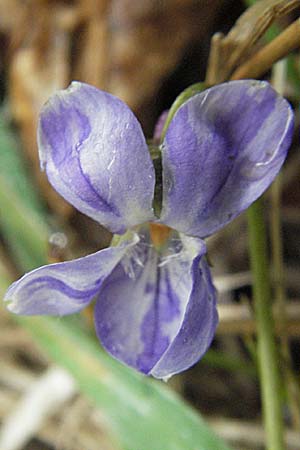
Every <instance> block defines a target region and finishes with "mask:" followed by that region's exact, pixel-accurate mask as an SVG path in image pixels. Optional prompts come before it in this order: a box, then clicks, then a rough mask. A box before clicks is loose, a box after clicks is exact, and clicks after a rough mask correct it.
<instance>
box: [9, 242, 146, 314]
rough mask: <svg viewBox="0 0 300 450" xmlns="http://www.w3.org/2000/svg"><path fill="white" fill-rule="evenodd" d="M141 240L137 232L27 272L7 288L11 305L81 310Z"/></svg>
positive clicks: (18, 309)
mask: <svg viewBox="0 0 300 450" xmlns="http://www.w3.org/2000/svg"><path fill="white" fill-rule="evenodd" d="M137 242H138V236H137V235H136V234H133V235H132V236H131V237H130V238H128V239H124V240H123V242H122V243H121V244H120V245H119V246H117V247H109V248H106V249H104V250H100V251H99V252H96V253H94V254H92V255H88V256H84V257H82V258H79V259H75V260H73V261H67V262H62V263H56V264H50V265H48V266H43V267H40V268H38V269H35V270H33V271H32V272H29V273H27V274H25V275H24V276H23V277H22V278H20V280H18V281H16V282H14V283H13V284H12V285H11V286H10V288H9V289H8V291H7V292H6V294H5V297H4V300H5V301H7V302H8V304H7V308H8V309H9V310H10V311H11V312H13V313H15V314H22V315H44V314H48V315H59V316H62V315H66V314H73V313H76V312H78V311H80V310H81V309H83V308H84V307H86V306H87V305H88V304H89V303H90V302H91V301H92V300H93V298H94V297H95V295H96V294H97V293H98V292H99V289H100V287H101V285H102V283H103V281H104V280H105V278H106V277H107V276H108V275H109V274H110V273H111V272H112V270H113V269H114V267H115V266H116V265H117V264H118V262H119V261H120V259H121V258H122V257H123V256H124V254H125V253H126V252H127V251H128V249H129V248H130V247H132V246H134V245H136V244H137Z"/></svg>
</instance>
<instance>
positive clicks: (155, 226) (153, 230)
mask: <svg viewBox="0 0 300 450" xmlns="http://www.w3.org/2000/svg"><path fill="white" fill-rule="evenodd" d="M149 226H150V237H151V241H152V243H153V245H154V247H155V248H157V249H159V248H161V247H162V246H163V245H164V244H165V242H166V241H167V240H168V238H169V236H170V233H171V231H172V229H171V228H169V227H167V226H166V225H161V224H159V223H150V224H149Z"/></svg>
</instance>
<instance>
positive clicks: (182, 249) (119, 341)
mask: <svg viewBox="0 0 300 450" xmlns="http://www.w3.org/2000/svg"><path fill="white" fill-rule="evenodd" d="M190 239H192V240H193V242H190V246H192V247H193V249H192V251H191V249H190V248H187V246H185V245H183V243H182V242H181V241H180V240H178V239H173V240H171V241H170V242H169V246H168V250H167V253H165V255H159V254H158V253H157V252H156V250H155V249H154V248H153V247H152V246H150V245H149V240H148V236H147V235H146V234H145V235H144V237H141V240H140V242H139V244H138V245H136V246H135V247H134V248H132V252H131V254H130V253H127V254H126V256H125V257H124V258H123V259H122V260H121V261H120V263H119V264H118V265H117V266H116V268H115V269H114V271H113V272H112V273H111V275H110V276H109V277H108V278H107V280H106V281H105V283H104V284H103V286H102V288H101V290H100V293H99V299H98V300H97V303H96V308H95V324H96V331H97V335H98V337H99V339H100V340H101V342H102V344H103V345H104V347H105V348H106V349H107V350H108V351H109V352H110V353H111V354H112V355H113V356H115V357H116V358H117V359H119V360H121V361H123V362H125V363H126V364H128V365H129V366H132V367H134V368H136V369H137V370H139V371H141V372H143V373H146V374H152V375H154V376H156V377H158V378H163V377H167V376H170V375H172V374H173V373H177V372H180V371H181V370H183V369H185V368H187V367H189V366H190V365H192V364H194V363H195V362H196V361H197V360H198V359H199V357H200V356H201V355H202V354H203V353H204V351H205V350H206V349H207V347H208V345H209V344H210V342H211V339H212V336H213V334H214V331H215V327H216V323H217V313H216V306H215V289H214V288H213V286H212V285H211V282H210V278H208V274H207V269H205V270H203V268H202V266H199V263H200V260H201V259H202V257H203V255H204V253H205V250H206V249H205V244H204V242H203V241H200V240H196V239H193V238H190ZM203 264H204V267H206V265H205V263H204V262H203ZM196 322H197V323H198V325H199V326H198V327H197V325H196ZM190 324H191V326H192V328H191V330H190V328H189V326H190ZM196 329H197V330H196ZM183 330H185V333H186V335H187V336H188V339H186V335H184V331H183ZM189 332H190V333H191V334H190V336H189ZM182 333H183V335H184V336H183V335H182ZM189 337H190V338H189ZM191 340H193V343H191ZM174 343H175V345H176V346H177V347H178V348H179V347H180V352H178V357H176V358H175V357H174V354H173V353H174V352H172V350H171V349H172V348H173V345H174ZM165 355H166V356H165ZM165 357H166V362H165V363H164V358H165Z"/></svg>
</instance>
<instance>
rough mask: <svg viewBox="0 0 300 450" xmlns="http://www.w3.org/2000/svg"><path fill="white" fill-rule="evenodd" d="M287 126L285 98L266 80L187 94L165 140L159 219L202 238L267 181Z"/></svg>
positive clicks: (285, 144)
mask: <svg viewBox="0 0 300 450" xmlns="http://www.w3.org/2000/svg"><path fill="white" fill-rule="evenodd" d="M292 132H293V112H292V110H291V108H290V106H289V104H288V102H287V101H286V100H285V99H283V98H282V97H280V96H279V95H278V94H277V93H276V92H275V91H274V89H273V88H272V87H271V86H270V85H269V84H268V83H266V82H263V81H254V80H242V81H232V82H229V83H224V84H221V85H218V86H215V87H213V88H211V89H208V90H206V91H204V92H202V93H201V94H198V95H195V96H194V97H192V98H191V99H190V100H188V101H187V102H186V103H185V104H184V105H183V106H182V107H181V108H179V110H178V111H177V113H176V115H175V116H174V118H173V120H172V122H171V123H170V125H169V127H168V130H167V133H166V137H165V141H164V143H163V148H162V164H163V208H162V214H161V221H162V222H163V223H165V224H167V225H169V226H171V227H173V228H175V229H177V230H179V231H182V232H184V233H187V234H191V235H195V236H200V237H205V236H208V235H210V234H211V233H213V232H215V231H217V230H218V229H220V228H222V227H223V226H224V225H225V224H226V223H228V222H229V221H230V220H232V219H233V218H234V217H236V216H237V215H238V214H240V213H241V212H242V211H243V210H245V209H246V208H247V207H248V206H249V205H250V204H251V203H252V202H253V201H254V200H256V199H257V198H258V197H259V196H260V195H261V194H262V193H263V192H264V190H265V189H266V188H267V187H268V186H269V185H270V183H271V182H272V181H273V179H274V177H275V176H276V174H277V173H278V171H279V170H280V168H281V166H282V164H283V162H284V160H285V157H286V153H287V150H288V148H289V146H290V143H291V138H292Z"/></svg>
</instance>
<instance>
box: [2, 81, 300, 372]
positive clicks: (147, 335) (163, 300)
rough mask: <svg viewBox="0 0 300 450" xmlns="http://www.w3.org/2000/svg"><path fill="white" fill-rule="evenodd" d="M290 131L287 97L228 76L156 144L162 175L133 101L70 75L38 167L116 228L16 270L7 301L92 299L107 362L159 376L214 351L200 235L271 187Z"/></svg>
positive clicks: (53, 104)
mask: <svg viewBox="0 0 300 450" xmlns="http://www.w3.org/2000/svg"><path fill="white" fill-rule="evenodd" d="M292 130H293V113H292V110H291V108H290V106H289V104H288V103H287V101H286V100H284V99H283V98H282V97H280V96H279V95H277V94H276V92H275V91H274V90H273V89H272V87H271V86H270V85H269V84H268V83H266V82H260V81H251V80H244V81H234V82H229V83H224V84H221V85H219V86H215V87H212V88H210V89H208V90H206V91H204V92H202V93H200V94H197V95H195V96H194V97H192V98H190V99H189V100H188V101H187V102H186V103H184V104H183V105H182V106H181V107H180V108H179V109H178V111H177V112H176V114H175V116H174V117H173V119H172V121H171V123H170V125H169V127H168V129H167V132H166V135H165V138H164V139H163V142H162V143H161V146H160V150H161V168H162V169H161V170H162V173H160V171H159V169H157V171H156V173H155V169H154V164H153V162H152V160H151V156H150V152H149V149H148V146H147V144H146V141H145V137H144V135H143V132H142V129H141V126H140V124H139V122H138V121H137V119H136V118H135V116H134V115H133V113H132V112H131V111H130V109H129V108H128V107H127V106H126V105H125V104H124V103H123V102H122V101H121V100H119V99H117V98H116V97H114V96H112V95H110V94H108V93H105V92H102V91H100V90H98V89H96V88H95V87H92V86H89V85H87V84H83V83H79V82H74V83H72V85H71V86H70V87H69V88H68V89H66V90H63V91H60V92H58V93H57V94H55V95H54V96H53V97H52V98H51V99H50V100H49V101H48V103H47V104H46V105H45V106H44V108H43V110H42V112H41V115H40V121H39V129H38V143H39V151H40V160H41V165H42V168H44V169H45V170H46V172H47V175H48V178H49V181H50V183H51V184H52V185H53V187H54V188H55V189H56V190H57V191H58V192H59V193H60V194H61V195H62V196H63V197H64V198H65V199H66V200H67V201H69V202H70V203H71V204H72V205H74V206H75V207H76V208H77V209H78V210H79V211H81V212H82V213H84V214H86V215H88V216H90V217H92V218H93V219H95V220H96V221H98V222H99V223H101V224H102V225H104V226H105V227H107V228H108V229H109V230H110V231H112V232H113V233H115V234H117V235H119V238H118V239H117V240H116V239H113V244H112V246H111V247H109V248H106V249H104V250H100V251H98V252H97V253H94V254H92V255H88V256H85V257H83V258H79V259H76V260H73V261H68V262H63V263H58V264H51V265H48V266H44V267H40V268H38V269H36V270H33V271H32V272H30V273H28V274H26V275H24V276H23V277H22V278H21V279H20V280H19V281H17V282H15V283H14V284H12V286H11V287H10V288H9V290H8V292H7V294H6V296H5V300H7V301H8V302H9V303H8V308H9V309H10V310H11V311H12V312H14V313H17V314H24V315H36V314H50V315H65V314H72V313H77V312H78V311H80V310H82V309H83V308H85V307H86V306H87V305H88V304H89V303H90V302H92V300H94V299H95V300H96V305H95V326H96V332H97V335H98V337H99V339H100V341H101V342H102V344H103V346H104V347H105V348H106V349H107V350H108V352H110V353H111V354H112V355H113V356H114V357H115V358H117V359H119V360H121V361H123V362H124V363H126V364H128V365H129V366H132V367H134V368H135V369H137V370H139V371H141V372H143V373H145V374H148V375H153V376H154V377H157V378H167V377H169V376H171V375H173V374H175V373H178V372H180V371H182V370H184V369H187V368H188V367H190V366H191V365H193V364H194V363H195V362H196V361H198V359H199V358H200V357H201V356H202V355H203V354H204V353H205V351H206V350H207V348H208V347H209V345H210V343H211V341H212V338H213V336H214V332H215V328H216V326H217V321H218V319H217V310H216V291H215V288H214V286H213V284H212V280H211V275H210V270H209V267H208V264H207V262H206V259H205V253H206V246H205V243H204V241H203V240H202V239H203V238H205V237H207V236H209V235H211V234H212V233H214V232H216V231H218V230H219V229H220V228H222V227H223V226H224V225H226V224H227V223H228V222H229V221H231V220H232V219H234V218H235V217H236V216H237V215H238V214H240V213H241V212H242V211H243V210H245V209H246V208H248V206H249V205H250V204H251V203H252V202H253V201H254V200H256V199H257V198H258V197H259V196H260V195H261V194H262V193H263V192H264V191H265V189H267V187H268V186H269V185H270V183H271V182H272V180H273V179H274V177H275V176H276V174H277V173H278V171H279V170H280V168H281V166H282V164H283V162H284V159H285V157H286V154H287V150H288V147H289V145H290V142H291V135H292ZM160 178H161V179H162V199H161V201H162V204H161V211H160V214H159V217H158V216H157V215H155V213H154V209H153V201H154V193H155V187H156V186H155V184H156V180H159V179H160Z"/></svg>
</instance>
